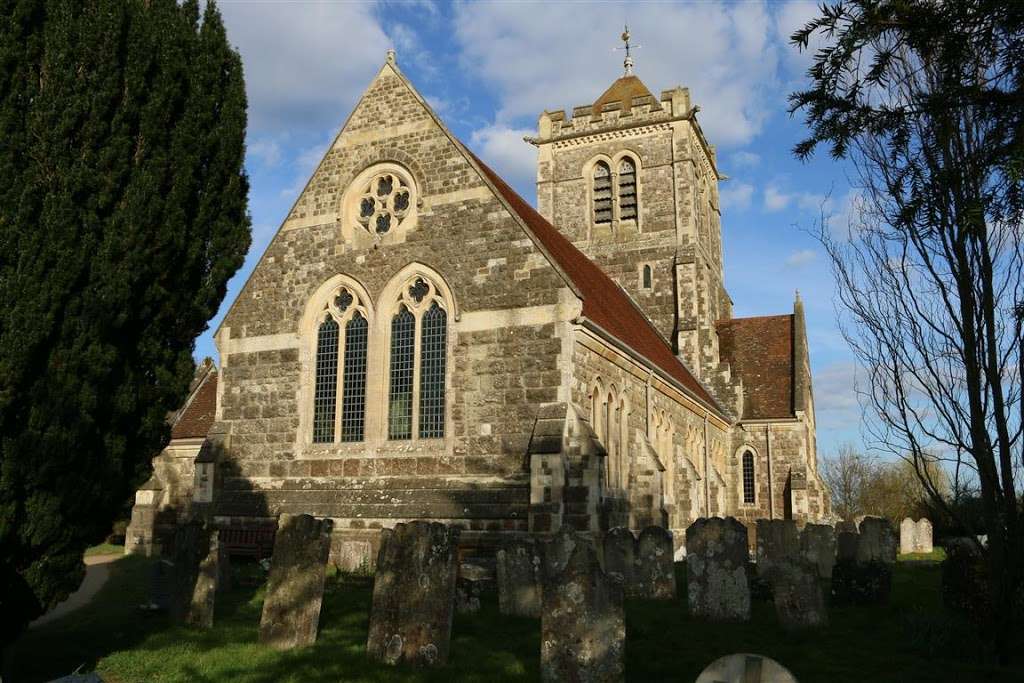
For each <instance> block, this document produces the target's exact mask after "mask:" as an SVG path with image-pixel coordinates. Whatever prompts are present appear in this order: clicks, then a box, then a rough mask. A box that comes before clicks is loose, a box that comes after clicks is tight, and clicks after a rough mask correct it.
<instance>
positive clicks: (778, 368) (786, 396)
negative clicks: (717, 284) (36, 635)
mask: <svg viewBox="0 0 1024 683" xmlns="http://www.w3.org/2000/svg"><path fill="white" fill-rule="evenodd" d="M715 326H716V327H717V329H718V349H719V353H720V354H721V358H722V361H723V362H727V363H730V364H731V365H732V372H733V375H734V376H736V375H738V376H739V377H740V378H741V379H742V380H743V416H742V417H743V419H745V420H756V419H766V418H778V417H792V416H793V316H792V315H768V316H760V317H756V318H733V319H732V320H719V321H718V322H717V323H716V324H715Z"/></svg>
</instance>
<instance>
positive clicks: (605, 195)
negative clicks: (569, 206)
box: [594, 161, 612, 223]
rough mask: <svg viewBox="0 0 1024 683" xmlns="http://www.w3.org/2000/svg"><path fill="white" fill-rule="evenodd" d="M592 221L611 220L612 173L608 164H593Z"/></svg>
mask: <svg viewBox="0 0 1024 683" xmlns="http://www.w3.org/2000/svg"><path fill="white" fill-rule="evenodd" d="M594 222H595V223H611V222H612V173H611V169H610V168H608V164H606V163H604V162H603V161H599V162H597V163H596V164H594Z"/></svg>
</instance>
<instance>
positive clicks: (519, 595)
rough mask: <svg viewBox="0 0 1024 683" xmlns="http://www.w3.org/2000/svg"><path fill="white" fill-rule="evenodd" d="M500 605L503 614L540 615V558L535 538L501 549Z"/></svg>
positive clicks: (499, 552) (510, 544)
mask: <svg viewBox="0 0 1024 683" xmlns="http://www.w3.org/2000/svg"><path fill="white" fill-rule="evenodd" d="M497 559H498V567H497V569H498V609H499V610H500V611H501V613H502V614H512V615H515V616H519V617H533V618H534V619H539V618H540V590H541V588H540V587H541V583H540V573H541V572H540V569H541V558H540V552H539V551H538V549H537V544H536V543H535V542H534V541H533V540H521V541H520V540H517V541H512V542H511V543H508V544H507V545H505V547H504V548H502V549H500V550H499V551H498V554H497Z"/></svg>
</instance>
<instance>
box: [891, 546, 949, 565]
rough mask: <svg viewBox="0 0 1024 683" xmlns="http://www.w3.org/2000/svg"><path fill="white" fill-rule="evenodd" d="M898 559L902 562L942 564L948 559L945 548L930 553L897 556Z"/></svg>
mask: <svg viewBox="0 0 1024 683" xmlns="http://www.w3.org/2000/svg"><path fill="white" fill-rule="evenodd" d="M896 559H898V560H899V561H900V562H921V561H922V560H923V561H926V562H942V561H943V560H944V559H946V550H945V549H944V548H933V549H932V551H931V552H930V553H907V554H906V555H897V556H896Z"/></svg>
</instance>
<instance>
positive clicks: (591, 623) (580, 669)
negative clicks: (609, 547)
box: [540, 527, 626, 683]
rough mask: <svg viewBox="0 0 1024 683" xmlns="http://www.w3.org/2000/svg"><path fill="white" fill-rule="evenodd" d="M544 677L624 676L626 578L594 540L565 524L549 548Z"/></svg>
mask: <svg viewBox="0 0 1024 683" xmlns="http://www.w3.org/2000/svg"><path fill="white" fill-rule="evenodd" d="M542 582H543V590H542V591H541V601H542V610H541V650H540V670H541V680H542V681H551V682H552V683H554V682H555V681H558V682H561V681H609V682H611V681H621V680H623V679H624V677H625V668H624V667H625V664H624V654H625V642H626V619H625V610H624V607H623V591H622V584H621V582H620V581H619V580H618V579H616V578H613V577H611V576H609V575H608V574H606V573H605V572H604V571H603V570H602V569H601V565H600V562H599V561H598V556H597V549H596V548H595V547H594V544H593V542H592V541H591V540H590V539H589V538H587V537H585V536H582V535H579V534H576V533H575V532H573V531H570V530H569V529H568V528H566V527H562V529H561V530H560V531H559V533H558V534H556V535H555V538H554V539H553V540H552V541H550V542H549V543H547V544H546V545H545V548H544V553H543V565H542Z"/></svg>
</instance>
